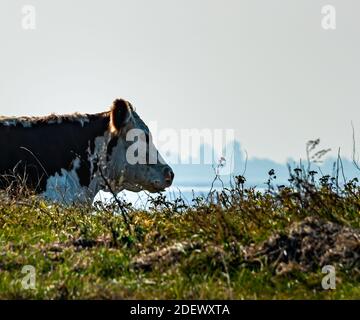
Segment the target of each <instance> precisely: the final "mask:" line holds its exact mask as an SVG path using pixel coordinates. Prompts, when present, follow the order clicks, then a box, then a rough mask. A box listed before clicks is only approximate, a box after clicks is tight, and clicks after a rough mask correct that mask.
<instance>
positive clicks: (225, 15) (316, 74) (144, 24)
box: [0, 0, 360, 163]
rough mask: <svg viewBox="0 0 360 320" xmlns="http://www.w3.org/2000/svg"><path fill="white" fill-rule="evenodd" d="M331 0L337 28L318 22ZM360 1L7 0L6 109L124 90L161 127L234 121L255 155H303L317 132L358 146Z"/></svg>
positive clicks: (326, 142) (2, 21)
mask: <svg viewBox="0 0 360 320" xmlns="http://www.w3.org/2000/svg"><path fill="white" fill-rule="evenodd" d="M327 4H331V5H333V6H335V8H336V19H337V20H336V30H324V29H322V28H321V19H322V18H323V15H322V14H321V8H322V6H324V5H327ZM24 5H32V6H33V7H34V8H35V9H36V28H35V29H34V30H24V29H23V28H22V19H23V16H24V14H23V13H22V8H23V6H24ZM359 13H360V2H359V1H355V0H348V1H339V0H332V1H327V2H324V1H320V0H304V1H301V3H299V2H298V1H295V0H273V1H267V2H265V1H259V0H242V1H240V0H226V1H222V2H219V1H215V0H197V1H190V0H184V1H175V0H152V1H145V0H131V1H130V0H126V1H124V0H122V1H115V0H108V1H107V2H106V4H104V2H100V1H91V2H90V1H85V0H78V1H76V2H74V1H69V0H63V1H59V0H53V1H43V0H33V1H30V2H28V1H20V0H3V1H1V4H0V36H1V39H2V50H1V53H0V71H1V72H0V115H5V116H20V115H45V114H49V113H58V114H61V113H72V112H76V111H77V112H83V113H95V112H101V111H105V110H106V109H107V108H108V107H109V106H110V104H111V103H112V101H113V100H114V99H115V98H117V97H123V98H125V99H127V100H129V101H131V103H132V104H133V105H134V106H135V107H136V110H137V112H138V113H139V115H140V116H141V117H142V119H143V120H144V121H145V122H146V123H149V122H152V121H156V122H157V124H158V127H159V129H165V128H171V129H174V130H181V129H184V128H198V129H201V128H209V129H211V130H214V129H217V128H221V129H234V130H235V131H236V139H237V140H238V141H239V142H240V143H241V145H242V146H243V148H244V149H245V150H246V151H247V153H248V156H249V158H266V159H271V160H274V161H276V162H281V163H284V162H286V160H287V159H289V158H292V159H299V158H304V156H305V144H306V142H307V141H308V140H311V139H316V138H320V139H321V142H322V143H321V146H322V147H323V148H331V149H332V150H333V151H332V153H331V154H330V155H332V156H336V154H337V151H338V148H339V147H340V148H341V150H342V155H343V156H344V157H346V158H351V154H352V128H351V122H353V124H354V127H355V130H356V133H357V141H360V111H359V102H360V92H359V90H358V83H359V74H360V63H359V57H360V44H359V38H358V34H359V31H360V20H359V19H358V14H359ZM358 145H359V143H358ZM358 149H360V145H359V148H358Z"/></svg>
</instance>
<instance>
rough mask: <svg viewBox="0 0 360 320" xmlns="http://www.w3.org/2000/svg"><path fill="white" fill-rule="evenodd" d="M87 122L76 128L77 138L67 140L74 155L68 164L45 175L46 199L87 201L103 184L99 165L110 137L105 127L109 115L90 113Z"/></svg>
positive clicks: (107, 151) (70, 201)
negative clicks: (75, 139)
mask: <svg viewBox="0 0 360 320" xmlns="http://www.w3.org/2000/svg"><path fill="white" fill-rule="evenodd" d="M88 119H89V121H88V122H87V123H85V124H84V125H83V127H82V128H81V129H80V128H79V137H77V141H69V145H71V146H72V149H74V150H72V149H69V150H67V152H72V153H73V157H72V159H71V163H68V165H66V166H64V167H65V168H60V170H57V171H56V172H55V173H54V174H53V175H51V176H50V177H48V178H47V181H46V190H45V192H44V195H45V197H46V198H48V199H51V200H55V201H60V202H63V203H72V202H76V201H81V202H85V201H89V200H91V199H92V198H93V197H94V196H95V195H96V193H97V192H98V191H99V190H101V189H102V188H103V187H104V181H103V179H102V177H101V175H100V170H99V167H100V166H102V165H103V163H104V161H106V160H107V159H106V156H107V155H108V154H109V152H110V151H111V150H109V146H110V145H111V142H112V140H113V138H112V136H111V133H110V132H109V130H108V124H109V116H108V115H105V114H99V115H90V116H89V117H88Z"/></svg>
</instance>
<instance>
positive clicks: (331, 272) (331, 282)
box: [321, 265, 336, 290]
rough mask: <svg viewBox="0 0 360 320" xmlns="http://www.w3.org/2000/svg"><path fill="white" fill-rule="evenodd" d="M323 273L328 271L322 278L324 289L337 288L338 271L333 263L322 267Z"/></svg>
mask: <svg viewBox="0 0 360 320" xmlns="http://www.w3.org/2000/svg"><path fill="white" fill-rule="evenodd" d="M321 272H322V273H326V276H325V277H323V278H322V280H321V286H322V288H323V289H324V290H330V289H331V290H335V289H336V271H335V267H334V266H332V265H326V266H324V267H323V268H322V269H321Z"/></svg>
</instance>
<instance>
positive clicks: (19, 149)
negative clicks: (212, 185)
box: [0, 112, 110, 192]
mask: <svg viewBox="0 0 360 320" xmlns="http://www.w3.org/2000/svg"><path fill="white" fill-rule="evenodd" d="M78 117H80V115H78ZM84 118H85V120H86V121H79V119H78V118H77V116H76V115H74V116H60V117H56V116H50V117H46V118H21V121H22V123H24V121H25V122H27V124H28V125H29V127H27V126H24V125H23V124H20V125H19V124H16V125H8V124H5V123H4V122H3V121H0V150H1V157H0V176H1V175H6V174H9V175H8V176H7V177H6V179H5V178H4V177H3V178H1V179H0V188H6V187H7V186H8V185H9V183H11V181H13V180H14V178H11V176H12V175H13V170H14V168H16V169H15V171H16V172H15V173H16V174H18V175H20V176H26V182H27V185H28V186H29V187H31V188H33V189H35V191H37V192H42V191H44V190H45V188H46V180H47V178H48V177H50V176H53V175H54V174H55V173H58V174H61V169H65V170H69V171H70V170H72V166H73V161H74V160H75V159H76V157H77V156H78V157H79V158H80V160H81V166H80V168H78V169H77V173H78V175H79V179H80V183H81V185H82V186H88V185H89V183H90V179H91V177H90V175H91V172H90V163H89V162H88V161H87V159H88V147H89V145H90V148H93V149H94V144H95V139H96V137H99V136H102V135H104V134H105V132H106V131H107V130H108V129H109V121H110V115H109V112H105V113H99V114H94V115H82V116H81V119H84Z"/></svg>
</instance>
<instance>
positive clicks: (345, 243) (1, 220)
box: [0, 168, 360, 299]
mask: <svg viewBox="0 0 360 320" xmlns="http://www.w3.org/2000/svg"><path fill="white" fill-rule="evenodd" d="M274 176H275V173H274V172H273V171H270V172H269V182H268V190H267V191H265V192H259V191H257V190H255V189H252V188H250V189H246V188H245V187H244V183H245V178H244V177H242V176H238V177H235V179H234V185H233V187H232V188H229V189H224V190H223V191H222V192H212V193H211V194H209V196H208V197H207V198H204V197H197V198H196V199H194V200H193V204H192V205H191V206H188V205H185V203H184V202H183V201H182V200H181V199H178V200H177V201H174V202H168V201H167V200H166V198H164V197H163V196H159V197H157V198H156V199H154V200H153V201H152V205H151V208H150V210H148V211H139V210H134V209H131V207H130V206H129V205H128V204H121V211H120V210H119V204H116V205H115V204H113V205H111V206H108V207H103V208H101V209H94V207H90V206H89V207H75V206H74V207H62V206H59V205H53V204H49V203H46V202H45V201H43V200H41V199H39V198H38V197H36V196H33V195H27V196H26V197H25V198H20V197H19V196H16V195H14V194H13V193H11V192H7V193H6V194H5V193H4V194H2V195H0V199H1V202H0V298H2V299H15V298H16V299H28V298H31V299H33V298H34V299H87V298H90V299H92V298H96V299H163V298H165V299H243V298H244V299H359V298H360V286H359V283H360V272H359V271H360V258H359V257H360V232H359V229H360V186H359V185H358V182H357V180H356V179H354V180H351V181H348V182H347V183H346V184H344V185H342V186H339V184H338V180H337V179H336V177H335V178H334V177H333V178H332V177H329V176H325V177H324V176H323V177H321V178H320V179H315V176H316V172H314V171H309V170H305V169H304V168H297V169H295V170H292V171H291V174H290V180H289V181H290V185H289V186H279V187H278V186H274ZM114 212H115V213H114ZM116 212H117V213H116ZM124 216H125V217H127V218H126V219H124ZM329 264H330V265H334V266H335V267H336V289H335V290H324V289H323V288H322V286H321V280H322V278H323V277H324V276H325V274H323V273H322V272H321V269H322V267H323V266H324V265H329ZM25 265H32V266H34V267H35V268H36V287H35V289H28V290H26V289H24V288H23V287H22V285H21V280H22V279H23V278H24V276H25V274H23V273H21V271H22V268H23V266H25Z"/></svg>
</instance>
